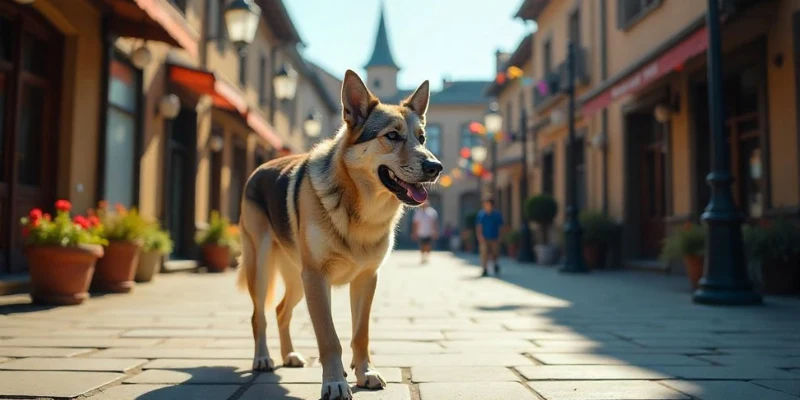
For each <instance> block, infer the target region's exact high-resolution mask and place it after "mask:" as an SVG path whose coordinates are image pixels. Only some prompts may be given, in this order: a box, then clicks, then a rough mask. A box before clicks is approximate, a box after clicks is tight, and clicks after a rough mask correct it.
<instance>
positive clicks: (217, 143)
mask: <svg viewBox="0 0 800 400" xmlns="http://www.w3.org/2000/svg"><path fill="white" fill-rule="evenodd" d="M223 146H225V139H223V138H222V136H219V135H211V138H209V139H208V149H209V150H211V151H213V152H214V153H219V152H220V151H222V147H223Z"/></svg>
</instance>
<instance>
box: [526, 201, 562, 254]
mask: <svg viewBox="0 0 800 400" xmlns="http://www.w3.org/2000/svg"><path fill="white" fill-rule="evenodd" d="M556 215H558V203H557V202H556V200H555V199H554V198H553V196H550V195H546V194H540V195H538V196H533V197H531V198H529V199H528V200H527V201H526V202H525V216H526V217H527V218H528V220H530V221H533V222H536V223H537V224H539V226H541V228H542V241H543V242H544V244H549V239H548V234H547V231H548V228H550V225H552V224H553V220H555V218H556Z"/></svg>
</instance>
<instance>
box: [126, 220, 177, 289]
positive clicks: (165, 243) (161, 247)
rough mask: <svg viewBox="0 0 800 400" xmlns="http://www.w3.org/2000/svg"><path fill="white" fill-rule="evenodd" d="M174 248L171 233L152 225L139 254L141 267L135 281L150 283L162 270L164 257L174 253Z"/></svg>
mask: <svg viewBox="0 0 800 400" xmlns="http://www.w3.org/2000/svg"><path fill="white" fill-rule="evenodd" d="M172 246H173V243H172V239H170V237H169V232H166V231H164V230H161V228H160V226H159V225H158V224H152V225H151V226H150V227H149V228H148V229H147V231H146V232H145V234H144V237H143V240H142V252H141V254H139V265H138V266H137V267H136V275H135V276H134V280H135V281H136V282H150V281H151V280H152V279H153V275H155V274H156V273H158V270H159V269H161V260H162V258H163V256H164V255H165V254H169V253H171V252H172Z"/></svg>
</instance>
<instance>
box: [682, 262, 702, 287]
mask: <svg viewBox="0 0 800 400" xmlns="http://www.w3.org/2000/svg"><path fill="white" fill-rule="evenodd" d="M704 261H705V260H704V259H703V256H698V255H687V256H683V264H684V265H685V266H686V275H688V276H689V283H691V284H692V289H697V287H698V282H700V278H702V277H703V262H704Z"/></svg>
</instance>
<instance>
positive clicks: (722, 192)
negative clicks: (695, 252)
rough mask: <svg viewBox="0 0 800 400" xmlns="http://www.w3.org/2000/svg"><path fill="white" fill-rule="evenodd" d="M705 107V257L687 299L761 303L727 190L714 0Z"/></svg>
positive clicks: (712, 0)
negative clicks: (708, 169)
mask: <svg viewBox="0 0 800 400" xmlns="http://www.w3.org/2000/svg"><path fill="white" fill-rule="evenodd" d="M706 24H707V26H708V103H709V112H710V128H711V137H712V143H711V145H712V146H711V147H712V150H711V158H712V162H713V164H712V166H713V170H712V171H711V173H709V174H708V176H707V178H706V180H707V181H708V184H709V186H711V199H710V200H709V202H708V206H706V210H705V212H704V213H703V215H702V217H701V218H702V220H703V221H704V222H705V224H706V226H707V229H708V231H707V239H706V256H705V266H704V274H703V278H702V279H700V288H699V289H698V290H697V291H696V292H695V293H694V296H693V300H694V301H695V302H696V303H704V304H725V305H745V304H759V303H761V296H760V295H759V294H757V293H756V292H755V291H754V290H753V285H752V284H751V282H750V279H749V278H748V273H747V266H746V262H745V255H744V250H743V248H744V245H743V241H742V231H741V223H742V215H741V213H740V212H739V210H738V209H737V208H736V204H735V203H734V200H733V193H732V192H731V184H732V183H733V177H732V176H731V173H730V155H729V153H728V152H729V149H728V142H727V140H726V138H725V108H724V107H725V104H724V103H723V101H724V99H725V96H724V93H723V89H724V88H723V85H722V50H721V47H722V43H721V42H722V40H721V38H720V22H719V9H718V0H708V11H707V13H706Z"/></svg>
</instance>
